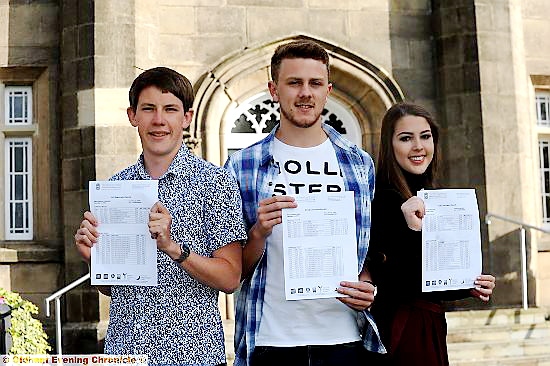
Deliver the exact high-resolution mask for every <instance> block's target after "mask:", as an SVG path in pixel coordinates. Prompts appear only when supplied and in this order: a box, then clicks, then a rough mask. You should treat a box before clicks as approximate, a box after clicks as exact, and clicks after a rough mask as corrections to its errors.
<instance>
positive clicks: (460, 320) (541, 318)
mask: <svg viewBox="0 0 550 366" xmlns="http://www.w3.org/2000/svg"><path fill="white" fill-rule="evenodd" d="M549 314H550V311H549V309H544V308H529V309H491V310H466V311H451V312H447V313H446V318H447V324H448V327H449V331H451V330H452V329H454V328H461V327H466V328H467V327H470V328H472V327H476V326H490V325H513V324H541V323H547V322H548V319H549Z"/></svg>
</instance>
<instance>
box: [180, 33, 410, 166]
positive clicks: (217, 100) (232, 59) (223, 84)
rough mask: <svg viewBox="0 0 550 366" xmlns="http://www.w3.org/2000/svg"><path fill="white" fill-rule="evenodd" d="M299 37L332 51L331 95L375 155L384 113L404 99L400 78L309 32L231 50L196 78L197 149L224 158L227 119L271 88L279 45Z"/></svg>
mask: <svg viewBox="0 0 550 366" xmlns="http://www.w3.org/2000/svg"><path fill="white" fill-rule="evenodd" d="M295 39H311V40H314V41H316V42H318V43H319V44H321V45H322V46H323V47H324V48H325V49H326V50H327V51H328V53H329V55H330V58H331V82H332V83H333V85H334V88H333V92H332V94H331V97H332V98H333V99H335V100H336V101H337V102H339V103H340V104H342V105H344V106H346V107H347V108H349V110H350V111H351V112H352V113H353V115H354V116H355V118H356V120H357V122H358V124H359V127H360V129H361V135H362V139H361V140H362V147H363V149H365V150H366V151H368V152H369V153H371V155H372V156H376V154H377V152H378V140H379V132H380V126H379V125H380V121H381V119H382V115H383V114H384V112H385V111H386V109H387V108H388V107H389V106H391V105H392V104H393V103H395V102H397V101H401V100H403V93H402V91H401V89H400V88H399V86H398V85H397V83H396V82H395V81H394V80H393V79H392V78H391V77H390V76H389V75H388V74H387V73H386V72H385V71H384V70H382V69H381V68H379V67H377V66H376V65H374V64H372V63H371V62H369V61H368V60H365V59H363V58H360V57H358V56H357V55H355V54H353V53H352V52H350V51H347V50H345V49H342V48H340V47H338V46H336V45H333V44H330V43H327V42H324V41H320V40H317V39H313V38H311V37H307V36H294V37H288V38H284V39H281V40H277V41H275V42H273V43H269V44H265V45H262V46H259V47H256V48H247V49H244V50H242V51H239V52H238V53H236V54H233V55H230V56H229V57H228V58H226V59H225V60H223V61H222V62H220V63H219V64H218V65H217V66H215V67H214V68H213V69H212V70H211V71H209V72H208V73H206V74H205V75H203V77H201V79H200V80H199V81H198V82H197V84H196V86H197V88H196V90H197V95H196V98H195V105H194V108H195V111H196V118H195V120H194V122H193V124H192V125H191V127H190V134H191V137H194V138H196V139H197V140H198V141H199V145H198V146H197V152H198V153H199V154H201V155H202V157H203V158H205V159H206V160H208V161H211V162H212V163H215V164H220V165H221V164H223V163H224V161H225V159H226V158H227V153H226V151H227V149H226V146H225V141H226V139H225V137H226V136H225V133H226V132H225V131H226V130H227V129H226V128H225V124H226V123H229V122H228V118H229V116H230V115H231V112H232V111H233V110H234V109H235V108H237V106H239V105H240V104H241V103H243V102H244V101H246V100H247V99H249V98H250V97H252V96H254V95H257V94H259V93H261V92H263V91H265V90H267V83H268V81H269V79H270V75H269V65H270V61H271V56H272V54H273V52H274V50H275V48H277V46H279V45H280V44H282V43H286V42H289V41H292V40H295ZM231 122H232V121H231Z"/></svg>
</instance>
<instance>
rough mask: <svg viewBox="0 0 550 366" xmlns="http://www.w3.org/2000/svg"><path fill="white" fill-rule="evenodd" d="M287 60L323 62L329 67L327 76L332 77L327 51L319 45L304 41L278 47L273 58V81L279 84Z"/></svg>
mask: <svg viewBox="0 0 550 366" xmlns="http://www.w3.org/2000/svg"><path fill="white" fill-rule="evenodd" d="M285 58H311V59H314V60H317V61H321V62H322V63H324V64H325V65H326V66H327V74H328V75H329V77H330V70H329V69H330V64H329V57H328V53H327V51H326V50H325V49H324V48H323V47H321V46H320V45H319V44H318V43H316V42H313V41H310V40H307V39H303V40H298V41H293V42H290V43H285V44H282V45H280V46H279V47H277V49H276V50H275V53H273V56H272V57H271V80H273V81H275V82H277V79H278V78H279V69H280V68H281V62H282V61H283V60H284V59H285Z"/></svg>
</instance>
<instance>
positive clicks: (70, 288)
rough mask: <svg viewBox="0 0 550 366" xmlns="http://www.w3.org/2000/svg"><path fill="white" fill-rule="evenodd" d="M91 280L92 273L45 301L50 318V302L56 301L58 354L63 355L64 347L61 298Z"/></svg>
mask: <svg viewBox="0 0 550 366" xmlns="http://www.w3.org/2000/svg"><path fill="white" fill-rule="evenodd" d="M89 278H90V273H88V274H86V275H84V276H82V277H80V278H79V279H78V280H76V281H73V282H71V283H70V284H68V285H67V286H65V287H63V288H62V289H60V290H58V291H56V292H54V293H53V294H51V295H50V296H48V297H47V298H46V300H45V302H46V316H47V317H48V318H49V317H50V302H51V301H52V300H55V335H56V337H55V344H56V346H57V354H58V355H61V354H62V345H63V342H61V302H60V300H59V298H60V297H61V296H63V295H65V294H66V293H67V292H69V291H70V290H72V289H73V288H75V287H76V286H78V285H80V284H81V283H82V282H84V281H86V280H88V279H89Z"/></svg>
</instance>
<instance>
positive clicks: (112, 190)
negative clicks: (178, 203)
mask: <svg viewBox="0 0 550 366" xmlns="http://www.w3.org/2000/svg"><path fill="white" fill-rule="evenodd" d="M89 199H90V211H91V212H92V214H94V216H95V217H96V219H97V220H98V222H99V226H98V230H99V233H100V235H99V241H98V242H97V243H96V245H94V246H93V247H92V257H91V273H90V275H91V284H92V285H99V286H101V285H136V286H156V285H157V283H158V280H157V244H156V241H155V240H153V239H151V234H150V233H149V227H148V225H147V223H148V222H149V211H150V210H151V207H153V205H154V204H155V203H156V202H157V201H158V181H157V180H118V181H90V184H89Z"/></svg>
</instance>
